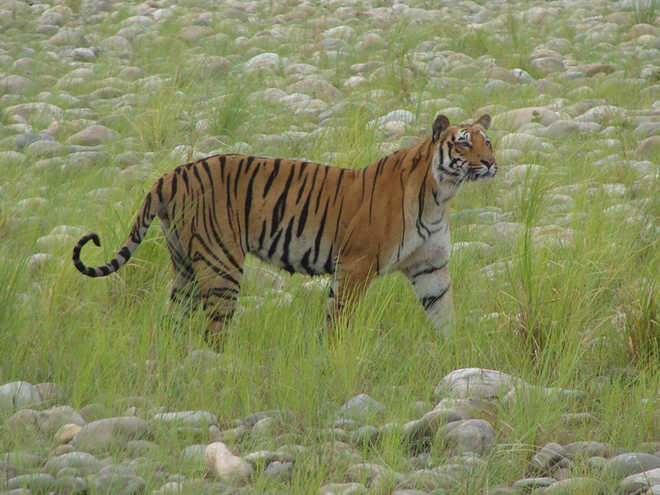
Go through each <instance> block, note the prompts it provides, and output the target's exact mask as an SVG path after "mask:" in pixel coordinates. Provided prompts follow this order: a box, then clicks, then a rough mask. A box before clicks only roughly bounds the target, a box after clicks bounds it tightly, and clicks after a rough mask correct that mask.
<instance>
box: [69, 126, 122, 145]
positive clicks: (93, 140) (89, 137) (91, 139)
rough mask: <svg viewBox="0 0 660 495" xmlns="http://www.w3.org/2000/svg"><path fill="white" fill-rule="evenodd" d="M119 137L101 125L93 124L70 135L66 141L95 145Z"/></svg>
mask: <svg viewBox="0 0 660 495" xmlns="http://www.w3.org/2000/svg"><path fill="white" fill-rule="evenodd" d="M117 139H119V134H118V133H117V132H116V131H113V130H112V129H109V128H107V127H105V126H103V125H98V124H94V125H91V126H89V127H87V128H85V129H83V130H82V131H80V132H77V133H76V134H74V135H73V136H71V137H70V138H69V139H68V140H67V143H69V144H78V145H81V146H96V145H99V144H105V143H109V142H111V141H116V140H117Z"/></svg>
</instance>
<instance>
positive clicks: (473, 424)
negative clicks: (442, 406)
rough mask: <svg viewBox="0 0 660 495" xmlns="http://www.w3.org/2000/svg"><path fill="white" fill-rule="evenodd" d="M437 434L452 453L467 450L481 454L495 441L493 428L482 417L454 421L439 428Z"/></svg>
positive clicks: (489, 448)
mask: <svg viewBox="0 0 660 495" xmlns="http://www.w3.org/2000/svg"><path fill="white" fill-rule="evenodd" d="M438 436H439V437H440V438H441V439H442V440H443V441H444V442H446V443H447V444H448V446H449V449H450V452H451V453H453V454H454V455H462V454H465V453H468V452H472V453H475V454H478V455H482V454H485V453H487V452H489V451H490V450H491V449H492V447H493V445H494V443H495V430H494V429H493V427H492V426H491V424H490V423H489V422H488V421H486V420H483V419H466V420H462V421H454V422H452V423H449V424H448V425H446V426H445V427H443V428H441V429H440V430H439V431H438Z"/></svg>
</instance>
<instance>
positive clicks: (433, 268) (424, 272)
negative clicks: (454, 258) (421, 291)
mask: <svg viewBox="0 0 660 495" xmlns="http://www.w3.org/2000/svg"><path fill="white" fill-rule="evenodd" d="M448 263H449V262H448V261H445V262H444V263H443V264H442V265H440V266H430V267H428V268H425V269H424V270H420V271H418V272H417V273H413V274H412V275H411V276H410V278H417V277H419V276H421V275H428V274H429V273H433V272H437V271H438V270H442V269H443V268H445V267H446V266H447V264H448Z"/></svg>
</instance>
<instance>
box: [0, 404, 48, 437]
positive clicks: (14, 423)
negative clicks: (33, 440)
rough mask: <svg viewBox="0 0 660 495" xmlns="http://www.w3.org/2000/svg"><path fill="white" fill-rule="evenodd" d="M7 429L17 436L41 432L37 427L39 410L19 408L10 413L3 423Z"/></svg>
mask: <svg viewBox="0 0 660 495" xmlns="http://www.w3.org/2000/svg"><path fill="white" fill-rule="evenodd" d="M4 428H5V429H6V430H7V431H11V432H12V434H14V435H17V436H22V435H28V436H35V435H39V434H40V433H41V431H40V429H39V411H35V410H34V409H21V410H20V411H16V412H15V413H14V414H12V415H11V416H10V417H9V418H7V421H6V422H5V424H4Z"/></svg>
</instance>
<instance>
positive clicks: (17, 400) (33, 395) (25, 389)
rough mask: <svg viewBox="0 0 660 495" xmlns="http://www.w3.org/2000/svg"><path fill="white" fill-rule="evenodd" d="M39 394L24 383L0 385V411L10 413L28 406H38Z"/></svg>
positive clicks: (34, 388) (39, 401) (33, 387)
mask: <svg viewBox="0 0 660 495" xmlns="http://www.w3.org/2000/svg"><path fill="white" fill-rule="evenodd" d="M40 403H41V394H39V391H38V390H37V388H36V387H35V386H34V385H32V384H30V383H28V382H24V381H17V382H11V383H5V384H4V385H0V410H4V411H11V410H12V409H20V408H24V407H29V406H38V405H39V404H40Z"/></svg>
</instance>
